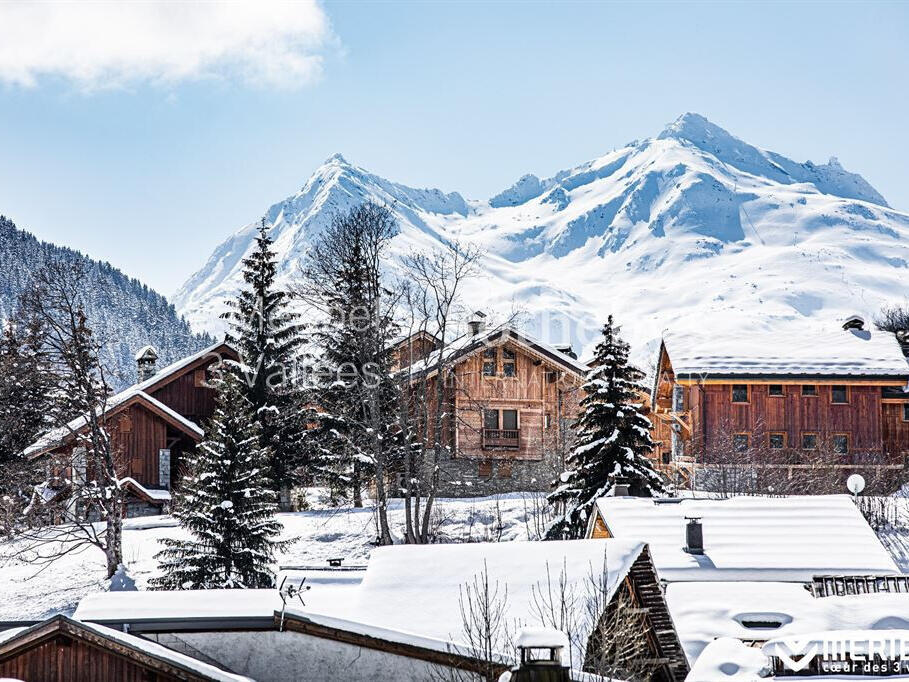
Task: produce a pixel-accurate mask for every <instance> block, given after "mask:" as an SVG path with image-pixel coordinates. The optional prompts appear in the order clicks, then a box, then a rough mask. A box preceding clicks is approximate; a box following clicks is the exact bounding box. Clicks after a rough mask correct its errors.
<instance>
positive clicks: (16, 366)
mask: <svg viewBox="0 0 909 682" xmlns="http://www.w3.org/2000/svg"><path fill="white" fill-rule="evenodd" d="M44 336H45V330H44V328H43V325H42V324H41V322H40V320H38V319H36V318H31V319H27V320H25V319H21V315H20V316H18V319H16V320H10V321H9V322H7V323H6V325H5V327H4V329H3V334H2V337H0V462H4V461H10V460H13V459H15V458H17V457H18V456H19V455H20V454H21V452H22V450H23V449H24V448H25V447H27V446H28V445H29V444H30V443H32V442H33V441H34V440H35V438H36V437H37V436H38V435H39V434H40V433H41V432H43V431H45V430H47V429H49V428H51V427H52V426H53V423H52V422H51V419H50V410H51V405H52V380H51V367H50V360H49V358H48V353H47V350H46V349H45V348H44Z"/></svg>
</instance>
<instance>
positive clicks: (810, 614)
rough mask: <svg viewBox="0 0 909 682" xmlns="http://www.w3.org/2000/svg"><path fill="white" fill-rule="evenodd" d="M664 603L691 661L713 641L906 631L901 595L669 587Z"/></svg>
mask: <svg viewBox="0 0 909 682" xmlns="http://www.w3.org/2000/svg"><path fill="white" fill-rule="evenodd" d="M666 601H667V603H668V604H669V612H670V613H671V614H672V620H673V622H674V623H675V626H676V629H677V630H678V633H679V639H681V640H682V645H683V646H684V647H685V653H686V655H687V656H688V659H689V661H694V660H696V659H698V657H699V656H700V655H701V652H702V651H703V650H704V648H705V647H706V646H707V645H708V644H709V642H711V641H712V640H713V639H714V638H716V637H734V638H736V639H742V640H766V639H771V638H774V637H788V636H801V635H804V634H806V633H811V632H815V631H821V630H839V629H843V628H860V629H863V630H890V629H892V628H909V594H904V593H881V594H863V595H851V596H847V597H823V598H815V597H814V596H812V594H811V592H810V591H808V590H807V589H806V588H805V586H804V585H803V584H801V583H782V582H769V583H756V582H709V583H672V584H670V585H669V586H668V587H667V589H666ZM772 625H774V626H775V627H770V626H772Z"/></svg>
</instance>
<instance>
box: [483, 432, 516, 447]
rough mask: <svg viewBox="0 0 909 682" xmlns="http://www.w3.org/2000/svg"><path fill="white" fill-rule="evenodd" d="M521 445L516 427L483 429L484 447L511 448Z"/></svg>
mask: <svg viewBox="0 0 909 682" xmlns="http://www.w3.org/2000/svg"><path fill="white" fill-rule="evenodd" d="M520 446H521V432H520V431H519V430H518V429H483V447H484V448H511V449H513V450H516V449H518V448H519V447H520Z"/></svg>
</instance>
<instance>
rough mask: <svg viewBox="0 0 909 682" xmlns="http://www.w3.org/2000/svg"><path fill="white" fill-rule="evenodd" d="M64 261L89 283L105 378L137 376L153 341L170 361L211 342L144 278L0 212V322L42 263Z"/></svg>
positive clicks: (120, 384) (86, 298)
mask: <svg viewBox="0 0 909 682" xmlns="http://www.w3.org/2000/svg"><path fill="white" fill-rule="evenodd" d="M51 261H63V262H67V263H74V264H81V265H82V266H83V267H84V268H85V272H86V277H87V280H88V286H87V287H86V290H85V292H83V294H84V295H83V303H84V305H85V309H86V313H87V315H88V322H89V325H90V326H91V328H92V330H93V331H94V333H95V336H96V338H98V339H99V340H101V342H102V344H103V348H102V351H101V360H102V362H104V365H105V367H106V368H107V370H108V381H110V383H111V385H112V387H113V388H114V390H120V389H123V388H125V387H126V386H129V385H130V384H132V383H134V382H135V380H136V361H135V358H134V356H135V354H136V351H137V350H139V349H140V348H142V347H143V346H145V345H148V344H151V345H153V346H154V347H155V348H156V349H157V351H158V357H159V362H161V363H162V364H168V363H170V362H173V361H174V360H177V359H179V358H181V357H184V356H186V355H189V354H191V353H193V352H195V351H197V350H199V349H200V348H204V347H205V346H207V345H210V344H211V339H210V338H207V337H203V336H200V335H197V334H194V333H193V330H191V329H190V327H189V325H188V324H187V323H186V321H185V320H182V319H180V317H179V316H178V315H177V313H176V311H175V310H174V306H173V305H172V304H170V303H168V301H167V300H166V299H165V298H164V297H163V296H162V295H161V294H159V293H157V292H155V291H153V290H151V289H149V288H148V286H147V285H145V284H143V283H142V282H140V281H138V280H136V279H133V278H131V277H128V276H127V275H125V274H123V273H122V272H121V271H120V270H117V269H116V268H115V267H113V266H112V265H110V264H109V263H102V262H100V261H96V260H92V259H91V258H89V257H88V256H85V255H83V254H81V253H79V252H78V251H73V250H72V249H68V248H65V247H62V246H56V245H55V244H50V243H47V242H42V241H39V240H38V239H36V238H35V237H34V236H33V235H32V234H29V233H28V232H26V231H24V230H20V229H18V228H17V227H16V225H15V224H14V223H13V222H12V221H11V220H9V219H7V218H5V217H4V216H2V215H0V322H2V321H3V320H5V319H7V318H8V317H10V316H11V315H12V314H13V313H14V312H15V309H16V306H17V304H18V300H19V296H20V295H21V294H22V292H23V291H24V290H25V289H26V288H27V287H28V285H29V282H30V280H31V276H32V273H34V272H36V271H37V270H38V269H39V268H41V267H42V266H43V265H44V264H45V263H48V262H51Z"/></svg>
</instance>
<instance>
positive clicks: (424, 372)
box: [410, 326, 589, 379]
mask: <svg viewBox="0 0 909 682" xmlns="http://www.w3.org/2000/svg"><path fill="white" fill-rule="evenodd" d="M504 345H507V346H510V347H513V348H514V349H515V350H517V351H518V352H521V353H525V354H527V355H529V356H531V357H532V358H534V359H535V360H538V361H539V362H540V363H542V364H545V365H546V366H548V367H551V368H553V369H556V370H561V371H565V372H568V373H569V374H571V375H574V376H576V377H578V378H581V379H583V378H584V377H585V376H586V375H587V372H588V371H589V368H588V367H587V365H585V364H584V363H582V362H580V361H579V360H576V359H575V358H573V357H571V356H570V355H567V354H566V353H563V352H562V351H559V350H557V349H555V348H553V347H552V346H550V345H548V344H546V343H543V342H542V341H539V340H537V339H534V338H533V337H531V336H529V335H527V334H524V333H522V332H519V331H517V330H516V329H514V328H513V327H508V326H506V327H502V328H499V329H492V330H489V331H483V332H481V333H479V334H475V335H470V334H468V335H465V336H462V337H460V338H458V339H455V340H454V341H453V342H451V344H449V345H448V346H447V347H446V349H445V351H444V352H445V353H446V355H447V357H446V359H445V362H444V364H445V365H446V366H448V367H457V366H459V365H461V364H463V363H464V362H466V361H468V360H470V359H471V358H473V357H475V356H477V355H478V354H480V353H482V352H483V351H486V350H489V349H491V348H498V347H500V346H504ZM438 359H439V357H438V352H436V353H433V354H432V355H430V356H428V357H427V358H426V359H425V360H423V361H421V362H418V363H414V364H413V365H412V366H411V368H410V369H411V374H412V375H413V376H414V378H418V377H422V376H433V375H434V374H435V371H436V365H437V364H438Z"/></svg>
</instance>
